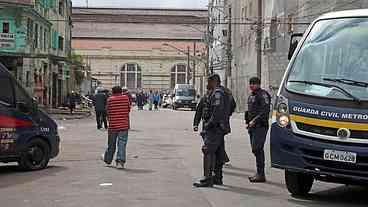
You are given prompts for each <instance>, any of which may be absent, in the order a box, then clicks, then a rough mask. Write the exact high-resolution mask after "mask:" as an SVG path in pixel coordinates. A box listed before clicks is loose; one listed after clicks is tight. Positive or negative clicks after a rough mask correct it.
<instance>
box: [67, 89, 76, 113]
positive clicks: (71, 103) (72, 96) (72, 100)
mask: <svg viewBox="0 0 368 207" xmlns="http://www.w3.org/2000/svg"><path fill="white" fill-rule="evenodd" d="M67 99H68V106H69V110H70V114H73V112H74V110H75V107H76V105H77V95H76V94H75V92H74V91H72V92H71V93H70V94H69V96H68V98H67Z"/></svg>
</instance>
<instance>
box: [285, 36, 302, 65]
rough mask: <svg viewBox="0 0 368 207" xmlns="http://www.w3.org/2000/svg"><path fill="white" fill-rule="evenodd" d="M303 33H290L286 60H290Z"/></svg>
mask: <svg viewBox="0 0 368 207" xmlns="http://www.w3.org/2000/svg"><path fill="white" fill-rule="evenodd" d="M303 35H304V34H303V33H295V34H292V35H291V38H290V47H289V54H288V60H291V58H292V57H293V55H294V53H295V50H296V48H297V47H298V44H299V41H300V39H301V38H302V37H303Z"/></svg>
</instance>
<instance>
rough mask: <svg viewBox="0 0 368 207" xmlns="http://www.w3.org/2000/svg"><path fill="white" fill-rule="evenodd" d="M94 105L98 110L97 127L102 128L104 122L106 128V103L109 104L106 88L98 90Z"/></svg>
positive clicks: (96, 110)
mask: <svg viewBox="0 0 368 207" xmlns="http://www.w3.org/2000/svg"><path fill="white" fill-rule="evenodd" d="M93 101H94V103H93V104H94V106H95V112H96V122H97V129H101V128H102V124H103V125H104V128H105V129H107V128H108V126H107V117H106V116H107V112H106V104H107V95H106V93H105V91H104V90H97V94H96V95H95V97H94V99H93Z"/></svg>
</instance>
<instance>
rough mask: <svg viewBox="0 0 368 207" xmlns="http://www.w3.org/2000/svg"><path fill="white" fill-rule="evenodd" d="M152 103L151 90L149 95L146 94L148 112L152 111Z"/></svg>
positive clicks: (152, 95)
mask: <svg viewBox="0 0 368 207" xmlns="http://www.w3.org/2000/svg"><path fill="white" fill-rule="evenodd" d="M153 101H154V94H153V92H152V90H151V91H150V92H149V94H148V105H149V107H148V109H149V110H150V111H152V106H153Z"/></svg>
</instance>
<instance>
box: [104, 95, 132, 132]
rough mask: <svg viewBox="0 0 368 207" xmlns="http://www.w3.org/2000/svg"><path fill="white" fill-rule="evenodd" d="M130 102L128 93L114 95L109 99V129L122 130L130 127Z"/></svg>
mask: <svg viewBox="0 0 368 207" xmlns="http://www.w3.org/2000/svg"><path fill="white" fill-rule="evenodd" d="M129 113H130V103H129V97H128V96H126V95H112V96H111V97H110V98H109V99H108V100H107V114H108V118H109V130H111V131H121V130H128V129H129Z"/></svg>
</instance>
